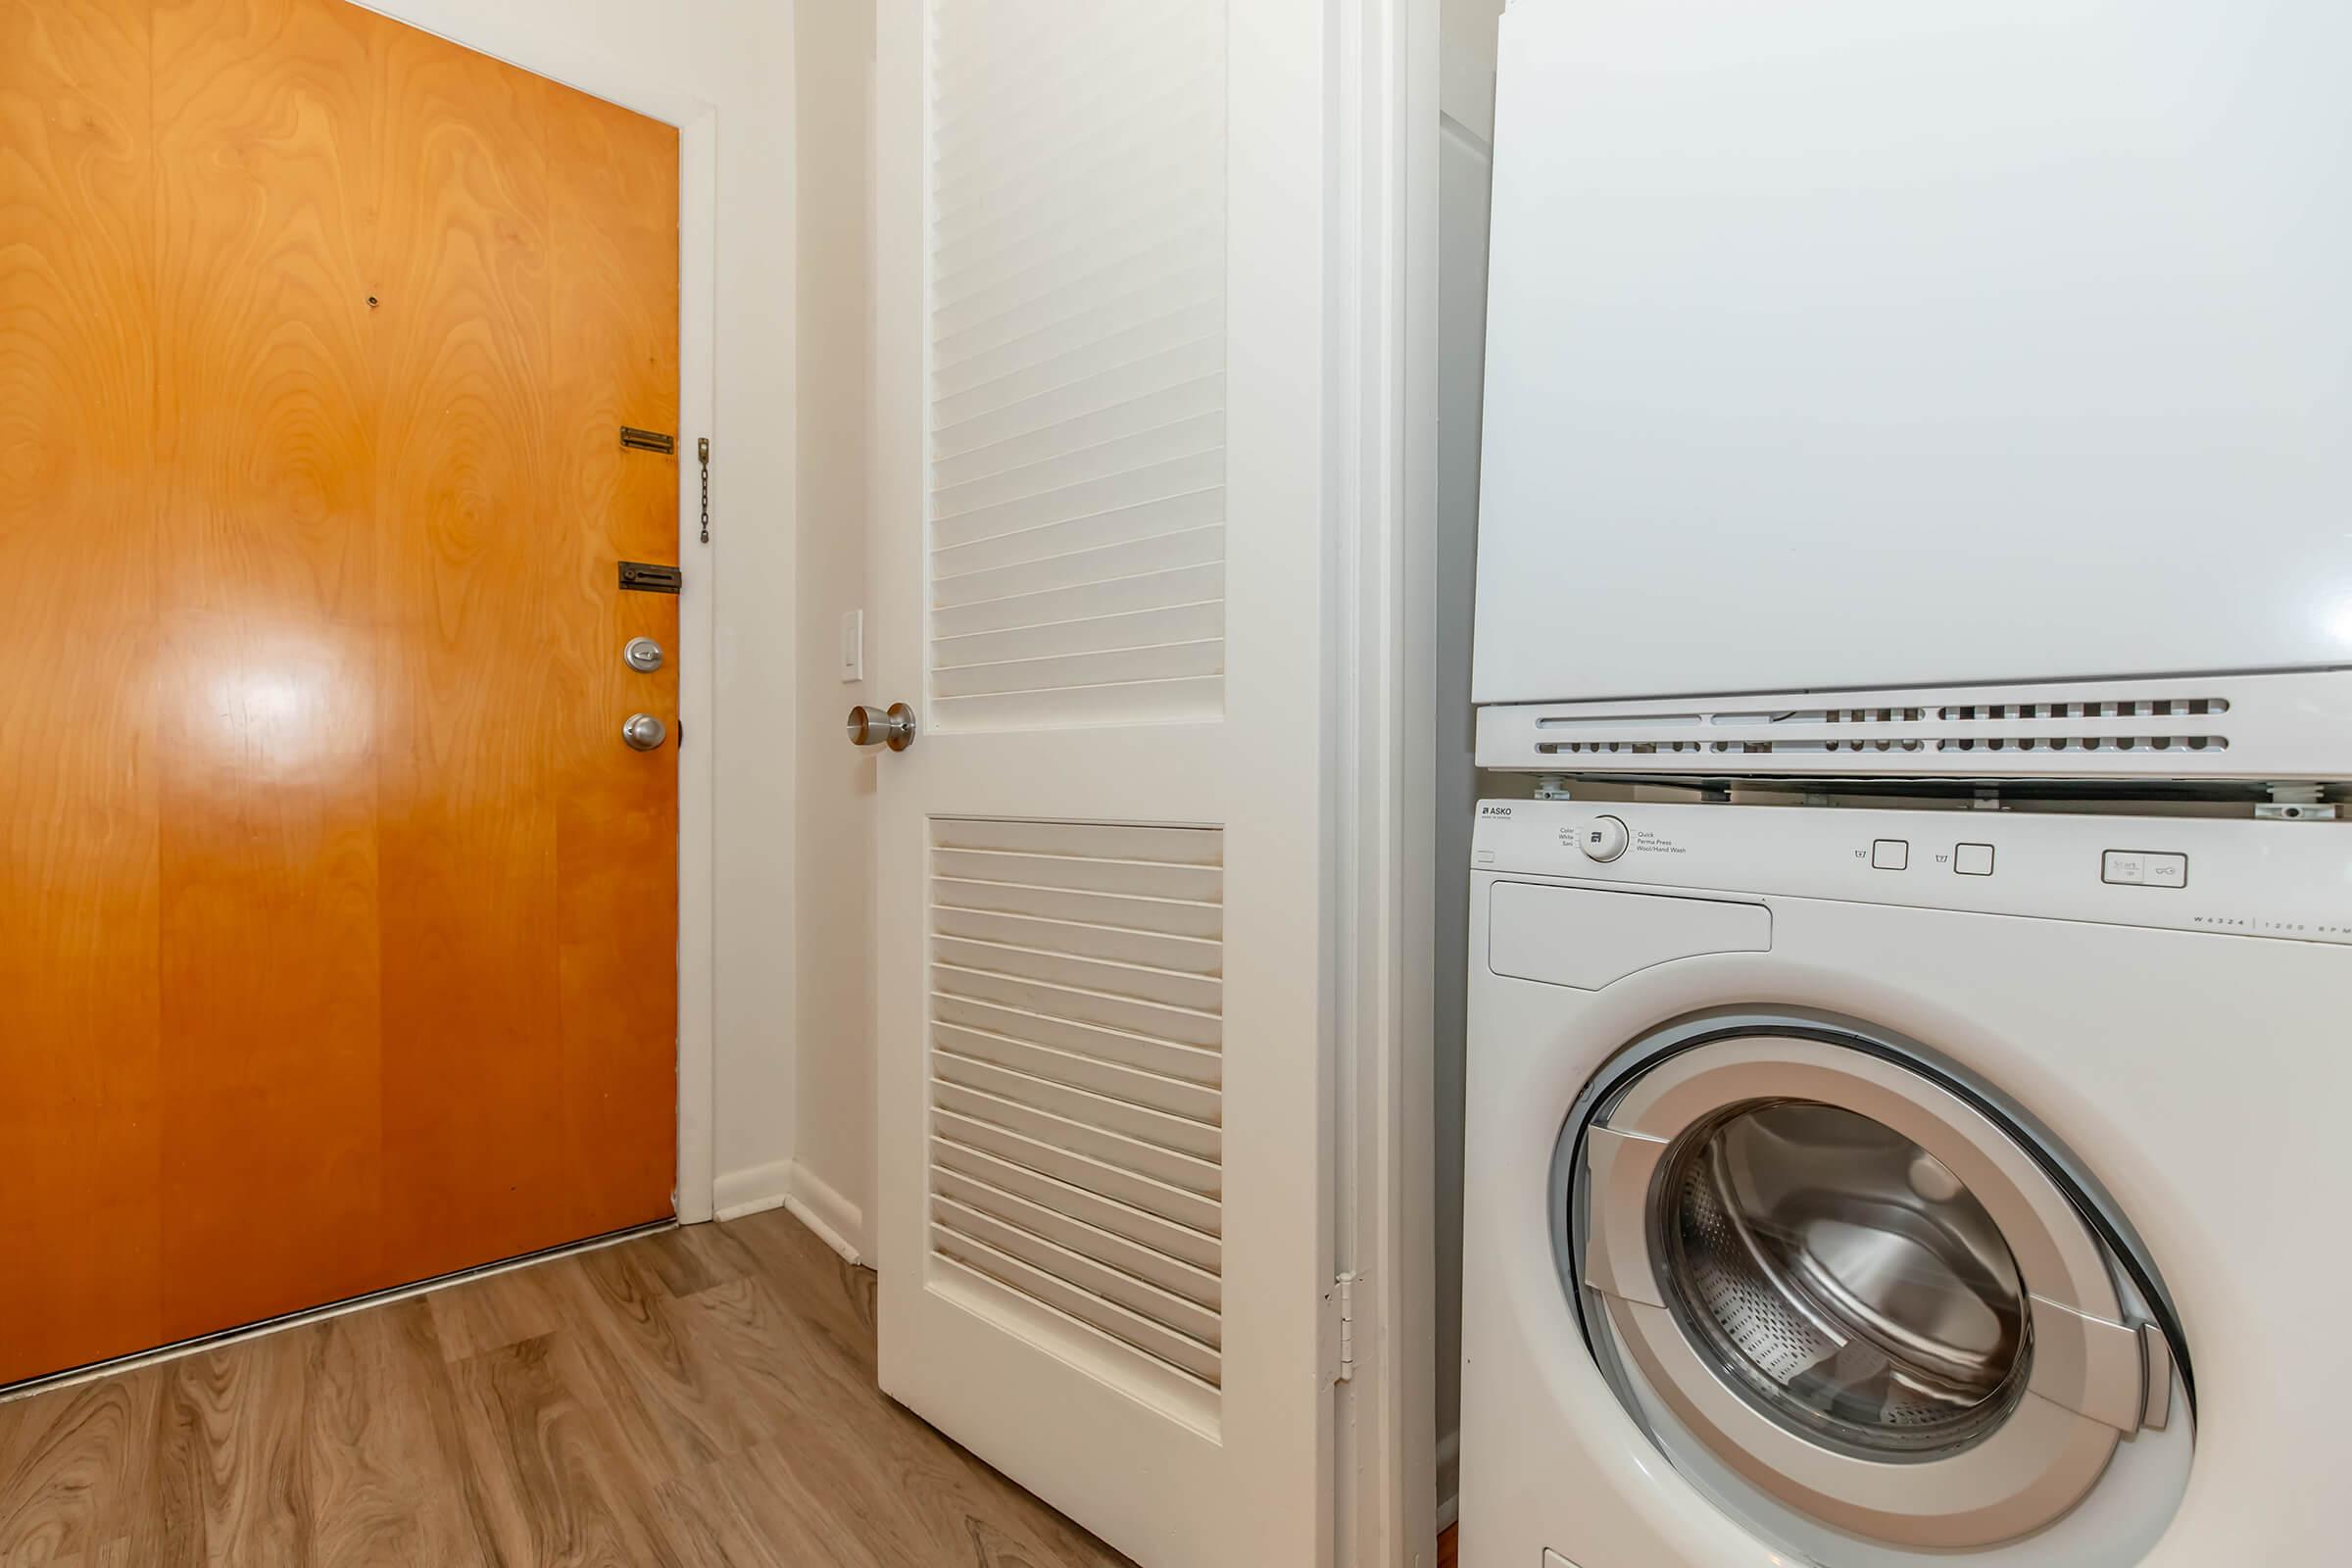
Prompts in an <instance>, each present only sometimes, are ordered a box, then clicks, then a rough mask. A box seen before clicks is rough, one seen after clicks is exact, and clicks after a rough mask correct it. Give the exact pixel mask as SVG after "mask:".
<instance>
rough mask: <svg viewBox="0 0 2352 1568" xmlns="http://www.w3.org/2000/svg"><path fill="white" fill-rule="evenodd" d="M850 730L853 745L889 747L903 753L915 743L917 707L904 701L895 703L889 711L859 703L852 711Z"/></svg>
mask: <svg viewBox="0 0 2352 1568" xmlns="http://www.w3.org/2000/svg"><path fill="white" fill-rule="evenodd" d="M849 731H850V744H851V745H852V746H887V747H889V748H890V749H891V750H892V751H894V752H903V751H905V750H906V749H907V747H909V746H912V745H913V744H914V710H913V709H911V708H908V707H907V705H906V704H905V703H893V704H891V705H890V708H889V709H888V710H887V711H885V710H882V709H879V708H868V707H866V706H865V705H864V704H863V703H859V704H858V706H857V707H856V708H853V709H851V710H850V722H849Z"/></svg>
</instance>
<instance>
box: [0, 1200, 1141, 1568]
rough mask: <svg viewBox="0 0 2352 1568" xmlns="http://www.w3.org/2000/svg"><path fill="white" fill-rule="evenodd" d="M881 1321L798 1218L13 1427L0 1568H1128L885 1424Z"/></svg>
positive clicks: (363, 1318)
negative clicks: (877, 1345) (877, 1360)
mask: <svg viewBox="0 0 2352 1568" xmlns="http://www.w3.org/2000/svg"><path fill="white" fill-rule="evenodd" d="M873 1301H874V1276H873V1275H872V1274H871V1273H870V1272H868V1271H866V1270H863V1269H857V1268H852V1267H850V1266H849V1265H847V1264H845V1263H843V1262H842V1261H841V1260H840V1259H839V1258H838V1257H836V1256H835V1255H834V1254H833V1253H832V1252H831V1251H829V1250H827V1249H826V1248H825V1247H824V1246H823V1245H822V1244H821V1243H819V1242H818V1241H817V1240H816V1239H815V1238H814V1237H813V1236H811V1235H810V1234H809V1232H808V1231H807V1230H806V1229H804V1228H803V1227H802V1226H801V1225H800V1224H799V1222H798V1221H796V1220H794V1219H792V1218H791V1217H790V1216H789V1215H787V1214H785V1213H783V1212H781V1211H777V1212H773V1213H768V1214H760V1215H755V1216H753V1217H751V1218H748V1219H742V1220H737V1221H735V1222H734V1223H732V1224H729V1225H697V1226H692V1227H689V1228H687V1229H684V1230H678V1231H671V1232H666V1233H664V1234H662V1235H658V1236H651V1237H646V1238H642V1239H640V1240H637V1241H632V1242H628V1243H624V1244H622V1245H620V1246H616V1247H611V1248H607V1249H604V1250H599V1251H593V1252H585V1253H579V1254H575V1255H573V1256H570V1257H564V1258H560V1259H556V1260H554V1261H551V1262H547V1263H542V1264H538V1265H535V1266H533V1267H530V1268H526V1269H518V1270H515V1271H514V1272H512V1273H507V1274H500V1275H494V1276H492V1277H490V1278H488V1279H483V1280H475V1281H472V1282H469V1283H466V1284H463V1285H456V1286H452V1287H449V1288H447V1289H445V1290H439V1291H435V1292H433V1293H432V1294H430V1295H428V1296H422V1297H417V1298H413V1299H409V1300H405V1301H398V1302H394V1303H391V1304H389V1305H384V1306H378V1307H371V1308H368V1310H365V1311H360V1312H353V1313H349V1314H346V1315H344V1316H342V1317H337V1318H329V1319H327V1320H325V1321H322V1322H317V1323H310V1324H305V1325H302V1326H300V1327H296V1328H290V1329H286V1330H283V1331H281V1332H279V1333H275V1334H271V1335H268V1336H265V1337H263V1338H260V1339H254V1340H248V1341H245V1342H243V1343H241V1344H236V1345H231V1346H226V1347H223V1348H218V1349H214V1350H209V1351H206V1352H203V1353H200V1354H195V1355H189V1356H183V1357H181V1358H179V1359H176V1360H172V1361H163V1362H158V1363H155V1364H153V1365H150V1366H144V1367H139V1368H135V1369H133V1370H131V1371H128V1372H124V1373H121V1374H118V1375H115V1376H111V1377H108V1378H105V1379H102V1380H99V1381H95V1382H91V1383H86V1384H82V1385H79V1386H76V1387H72V1388H64V1389H57V1390H52V1391H50V1392H47V1393H43V1394H39V1395H34V1396H32V1397H26V1398H22V1399H18V1400H14V1401H11V1402H8V1403H5V1404H0V1568H32V1565H35V1564H40V1565H45V1568H183V1565H195V1564H202V1565H205V1568H323V1565H332V1568H376V1565H379V1564H380V1565H385V1568H391V1565H398V1568H474V1565H481V1568H542V1565H546V1568H556V1565H563V1568H718V1565H726V1568H830V1565H840V1568H930V1565H934V1564H937V1565H942V1568H946V1565H956V1568H966V1565H968V1568H1126V1559H1125V1558H1123V1557H1121V1556H1119V1555H1118V1554H1117V1553H1115V1552H1113V1551H1111V1550H1110V1549H1109V1548H1108V1547H1106V1546H1104V1545H1103V1544H1102V1543H1100V1542H1098V1541H1096V1540H1095V1539H1094V1538H1093V1537H1091V1536H1089V1535H1088V1534H1086V1532H1084V1531H1082V1530H1080V1529H1079V1528H1077V1527H1076V1526H1075V1525H1073V1524H1071V1523H1070V1522H1069V1521H1067V1520H1065V1519H1063V1518H1062V1517H1061V1516H1060V1515H1058V1514H1056V1513H1054V1511H1053V1510H1052V1509H1051V1508H1048V1507H1047V1506H1046V1505H1045V1504H1043V1503H1041V1502H1039V1501H1038V1500H1037V1499H1036V1498H1034V1497H1032V1496H1030V1495H1028V1494H1027V1493H1024V1492H1022V1491H1021V1490H1019V1489H1018V1488H1016V1487H1014V1486H1013V1485H1012V1484H1011V1483H1010V1482H1008V1481H1006V1480H1005V1478H1004V1477H1002V1476H1000V1475H998V1474H997V1473H996V1472H995V1471H993V1470H991V1469H989V1468H988V1467H987V1466H986V1465H984V1464H982V1463H980V1462H979V1461H978V1460H976V1459H974V1458H973V1457H972V1456H971V1455H970V1454H968V1453H966V1452H964V1451H963V1450H962V1449H961V1448H958V1447H957V1446H955V1445H954V1444H952V1443H949V1442H948V1441H947V1440H946V1439H944V1438H942V1437H940V1436H939V1434H938V1433H936V1432H934V1431H932V1430H931V1429H930V1428H929V1427H927V1426H925V1425H924V1424H923V1423H922V1422H921V1421H919V1420H917V1419H916V1418H915V1417H913V1416H911V1415H909V1414H907V1412H906V1411H905V1410H903V1409H901V1408H899V1407H898V1406H897V1405H895V1404H893V1403H891V1401H890V1400H888V1399H886V1398H885V1397H883V1396H882V1395H881V1393H880V1392H879V1391H878V1390H877V1389H876V1388H875V1386H874V1316H873Z"/></svg>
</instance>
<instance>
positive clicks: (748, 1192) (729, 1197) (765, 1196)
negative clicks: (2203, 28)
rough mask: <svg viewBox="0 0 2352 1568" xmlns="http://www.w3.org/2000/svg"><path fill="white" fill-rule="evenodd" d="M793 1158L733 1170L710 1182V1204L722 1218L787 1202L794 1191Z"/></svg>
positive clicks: (738, 1215)
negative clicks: (786, 1196)
mask: <svg viewBox="0 0 2352 1568" xmlns="http://www.w3.org/2000/svg"><path fill="white" fill-rule="evenodd" d="M792 1168H793V1166H792V1161H791V1160H789V1159H779V1160H775V1161H772V1162H770V1163H768V1164H765V1165H754V1166H753V1167H751V1168H750V1169H749V1170H731V1171H727V1172H724V1173H723V1174H721V1175H720V1176H719V1177H718V1179H717V1180H716V1181H714V1182H712V1183H711V1210H712V1212H713V1214H714V1215H715V1216H716V1217H717V1218H718V1219H720V1220H721V1221H724V1220H730V1219H741V1218H743V1217H744V1215H746V1214H760V1213H764V1212H765V1211H766V1210H768V1209H771V1208H781V1207H783V1206H784V1195H785V1194H786V1193H787V1192H789V1191H791V1186H792Z"/></svg>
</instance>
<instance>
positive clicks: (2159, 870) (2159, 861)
mask: <svg viewBox="0 0 2352 1568" xmlns="http://www.w3.org/2000/svg"><path fill="white" fill-rule="evenodd" d="M2140 861H2141V863H2142V865H2143V866H2144V867H2145V869H2146V880H2147V885H2148V886H2149V887H2152V888H2184V887H2186V886H2188V857H2187V856H2185V855H2143V856H2141V857H2140Z"/></svg>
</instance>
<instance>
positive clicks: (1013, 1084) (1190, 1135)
mask: <svg viewBox="0 0 2352 1568" xmlns="http://www.w3.org/2000/svg"><path fill="white" fill-rule="evenodd" d="M933 1039H934V1043H935V1044H936V1045H937V1046H938V1048H939V1049H938V1051H937V1052H936V1053H935V1054H933V1056H932V1058H931V1070H932V1071H933V1072H935V1073H937V1074H938V1075H939V1081H940V1083H941V1084H943V1085H946V1084H954V1085H956V1086H957V1087H959V1088H964V1089H972V1090H976V1091H978V1092H980V1093H982V1094H985V1095H990V1096H993V1097H995V1098H996V1099H998V1100H1002V1101H1006V1102H1009V1103H1012V1104H1015V1105H1025V1106H1029V1107H1031V1108H1033V1109H1036V1110H1043V1111H1049V1112H1051V1113H1052V1114H1054V1115H1055V1116H1059V1117H1061V1118H1062V1119H1064V1120H1066V1121H1075V1122H1079V1123H1081V1124H1083V1125H1085V1126H1087V1127H1090V1128H1095V1127H1099V1128H1102V1129H1103V1130H1104V1131H1106V1132H1111V1133H1115V1134H1117V1135H1118V1136H1119V1137H1121V1138H1125V1139H1129V1140H1132V1141H1133V1142H1135V1143H1139V1144H1148V1145H1150V1146H1151V1147H1152V1148H1153V1149H1155V1150H1168V1151H1171V1152H1176V1153H1180V1154H1189V1155H1191V1156H1192V1157H1193V1158H1195V1159H1198V1160H1204V1161H1207V1162H1209V1163H1211V1164H1214V1163H1215V1162H1216V1161H1217V1160H1219V1159H1221V1158H1222V1157H1223V1155H1224V1145H1223V1138H1222V1135H1221V1134H1220V1133H1219V1132H1218V1130H1217V1127H1216V1124H1215V1123H1214V1122H1208V1121H1196V1120H1194V1119H1193V1118H1192V1117H1189V1116H1177V1115H1170V1114H1169V1113H1167V1112H1165V1111H1160V1110H1154V1109H1152V1108H1151V1107H1149V1106H1146V1105H1139V1104H1137V1103H1135V1102H1133V1101H1131V1100H1119V1099H1113V1098H1112V1097H1111V1096H1109V1095H1100V1094H1097V1093H1095V1092H1094V1091H1093V1090H1091V1089H1074V1088H1071V1087H1070V1086H1069V1085H1067V1084H1062V1083H1057V1082H1054V1081H1053V1080H1051V1079H1046V1078H1037V1077H1032V1076H1031V1075H1030V1074H1028V1073H1027V1072H1023V1071H1017V1070H1015V1069H1013V1068H1009V1067H1002V1066H999V1065H997V1064H996V1063H995V1062H993V1061H986V1060H983V1059H981V1058H979V1057H976V1056H967V1055H963V1054H959V1053H957V1052H956V1051H953V1050H950V1049H949V1048H950V1047H951V1046H953V1045H955V1044H956V1041H955V1040H954V1038H953V1037H951V1036H948V1035H945V1034H935V1035H934V1037H933Z"/></svg>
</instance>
